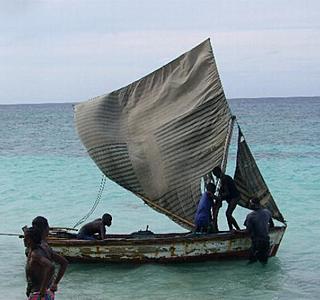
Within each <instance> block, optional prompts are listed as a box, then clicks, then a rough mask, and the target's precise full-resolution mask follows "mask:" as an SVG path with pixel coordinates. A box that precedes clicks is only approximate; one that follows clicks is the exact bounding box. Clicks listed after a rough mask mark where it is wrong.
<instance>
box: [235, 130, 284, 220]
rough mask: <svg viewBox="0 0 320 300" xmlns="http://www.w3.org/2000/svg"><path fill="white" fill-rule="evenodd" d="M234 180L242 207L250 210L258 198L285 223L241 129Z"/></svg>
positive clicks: (273, 215) (275, 216)
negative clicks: (253, 199) (253, 200)
mask: <svg viewBox="0 0 320 300" xmlns="http://www.w3.org/2000/svg"><path fill="white" fill-rule="evenodd" d="M234 180H235V183H236V186H237V188H238V190H239V191H240V194H241V200H240V202H239V204H240V205H241V206H243V207H246V208H249V201H250V199H252V198H258V199H259V200H260V203H261V204H262V206H263V207H267V208H268V209H269V210H270V211H271V213H272V217H273V218H274V219H276V220H278V221H280V222H285V221H284V218H283V216H282V215H281V213H280V211H279V209H278V207H277V205H276V203H275V202H274V200H273V197H272V195H271V193H270V191H269V189H268V187H267V185H266V183H265V181H264V179H263V177H262V175H261V173H260V171H259V168H258V166H257V164H256V162H255V160H254V158H253V156H252V154H251V151H250V149H249V146H248V144H247V142H246V140H245V139H244V136H243V134H242V132H241V130H240V127H239V135H238V152H237V165H236V170H235V175H234Z"/></svg>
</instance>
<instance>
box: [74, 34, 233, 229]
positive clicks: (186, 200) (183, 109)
mask: <svg viewBox="0 0 320 300" xmlns="http://www.w3.org/2000/svg"><path fill="white" fill-rule="evenodd" d="M230 119H231V112H230V109H229V106H228V104H227V101H226V98H225V95H224V91H223V88H222V85H221V82H220V79H219V74H218V71H217V67H216V64H215V60H214V56H213V52H212V49H211V45H210V41H209V39H208V40H206V41H205V42H203V43H201V44H200V45H198V46H197V47H195V48H194V49H192V50H191V51H189V52H186V53H185V54H183V55H181V56H180V57H178V58H177V59H175V60H174V61H172V62H170V63H169V64H167V65H165V66H163V67H162V68H160V69H158V70H156V71H154V72H153V73H151V74H149V75H147V76H145V77H143V78H142V79H140V80H137V81H135V82H133V83H131V84H130V85H128V86H126V87H123V88H121V89H119V90H116V91H113V92H111V93H110V94H106V95H103V96H99V97H96V98H94V99H92V100H89V101H87V102H85V103H82V104H79V105H76V107H75V122H76V128H77V131H78V134H79V136H80V139H81V141H82V143H83V144H84V146H85V147H86V149H87V151H88V153H89V155H90V156H91V158H92V159H93V160H94V161H95V163H96V164H97V166H98V167H99V168H100V170H101V171H102V172H103V173H104V174H105V175H106V176H107V177H109V178H110V179H111V180H113V181H115V182H116V183H118V184H119V185H121V186H122V187H124V188H126V189H128V190H129V191H131V192H133V193H134V194H136V195H137V196H139V197H140V198H141V199H143V200H144V201H145V203H147V204H148V205H149V206H151V207H152V208H153V209H155V210H157V211H159V212H161V213H164V214H166V215H167V216H168V217H169V218H171V219H172V220H173V221H175V222H177V223H178V224H180V225H182V226H183V227H185V228H187V229H192V227H193V219H194V214H195V211H196V206H197V203H198V200H199V197H200V193H201V191H200V182H201V178H202V177H203V176H204V175H206V174H208V173H209V172H210V171H211V170H212V168H213V167H214V166H217V165H221V162H222V158H223V150H224V144H225V140H226V135H227V131H228V124H229V121H230Z"/></svg>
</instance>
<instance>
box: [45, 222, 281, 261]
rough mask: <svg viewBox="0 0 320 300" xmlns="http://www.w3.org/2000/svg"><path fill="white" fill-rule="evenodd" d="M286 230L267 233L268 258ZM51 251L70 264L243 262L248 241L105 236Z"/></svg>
mask: <svg viewBox="0 0 320 300" xmlns="http://www.w3.org/2000/svg"><path fill="white" fill-rule="evenodd" d="M285 229H286V227H285V226H281V227H275V228H273V229H272V230H271V231H270V243H271V249H270V256H275V255H276V253H277V251H278V248H279V245H280V243H281V240H282V237H283V234H284V232H285ZM49 244H50V246H51V247H52V249H53V250H54V251H56V252H57V253H59V254H61V255H63V256H64V257H66V258H67V259H68V260H69V261H71V262H108V263H171V262H172V263H173V262H189V261H205V260H220V259H246V258H248V256H249V249H250V246H251V239H250V237H249V235H248V233H246V232H245V231H241V232H237V233H230V232H221V233H216V234H193V233H187V234H154V235H153V234H152V235H145V236H143V235H142V236H134V235H121V234H119V235H108V236H107V239H106V240H95V241H84V240H77V239H66V238H55V237H51V238H50V239H49Z"/></svg>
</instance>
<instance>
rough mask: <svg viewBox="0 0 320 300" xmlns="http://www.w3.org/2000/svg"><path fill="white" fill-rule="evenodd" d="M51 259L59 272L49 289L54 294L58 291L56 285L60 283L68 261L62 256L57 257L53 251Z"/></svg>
mask: <svg viewBox="0 0 320 300" xmlns="http://www.w3.org/2000/svg"><path fill="white" fill-rule="evenodd" d="M51 257H52V260H53V261H54V262H55V263H56V264H58V265H59V271H58V273H57V276H56V278H55V280H54V282H53V283H52V285H51V287H50V289H51V290H52V291H53V292H55V291H56V290H57V289H58V283H59V282H60V280H61V278H62V276H63V275H64V272H65V271H66V269H67V266H68V261H67V260H66V259H65V258H64V257H63V256H61V255H59V254H58V253H56V252H54V251H52V253H51Z"/></svg>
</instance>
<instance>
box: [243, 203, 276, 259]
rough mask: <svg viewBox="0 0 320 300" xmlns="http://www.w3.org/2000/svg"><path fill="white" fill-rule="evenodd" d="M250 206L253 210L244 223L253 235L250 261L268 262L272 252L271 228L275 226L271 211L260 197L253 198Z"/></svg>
mask: <svg viewBox="0 0 320 300" xmlns="http://www.w3.org/2000/svg"><path fill="white" fill-rule="evenodd" d="M249 207H250V208H251V209H253V212H251V213H249V214H248V215H247V218H246V220H245V222H244V225H245V226H246V227H247V231H248V232H249V233H250V236H251V242H252V245H251V249H250V257H249V260H250V262H256V261H257V260H259V261H260V262H261V263H267V261H268V257H269V252H270V237H269V228H272V227H274V223H273V220H272V216H271V212H270V210H269V209H267V208H262V206H261V205H260V202H259V200H258V199H255V198H254V199H251V200H250V203H249Z"/></svg>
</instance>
